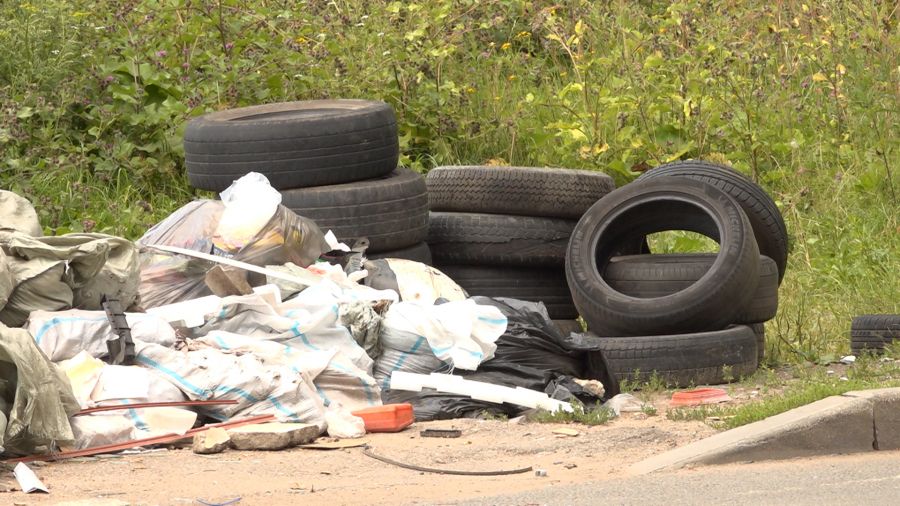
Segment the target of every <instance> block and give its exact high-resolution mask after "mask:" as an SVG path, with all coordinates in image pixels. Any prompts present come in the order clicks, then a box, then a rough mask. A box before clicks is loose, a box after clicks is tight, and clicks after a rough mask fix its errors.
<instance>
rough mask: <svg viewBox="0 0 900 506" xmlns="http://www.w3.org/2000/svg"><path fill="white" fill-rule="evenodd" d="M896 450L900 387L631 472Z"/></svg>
mask: <svg viewBox="0 0 900 506" xmlns="http://www.w3.org/2000/svg"><path fill="white" fill-rule="evenodd" d="M896 449H900V388H883V389H878V390H862V391H857V392H847V393H845V394H843V395H835V396H832V397H827V398H825V399H822V400H820V401H816V402H814V403H812V404H808V405H806V406H801V407H799V408H796V409H792V410H791V411H787V412H785V413H781V414H779V415H775V416H771V417H769V418H766V419H765V420H760V421H759V422H755V423H751V424H749V425H744V426H742V427H738V428H736V429H732V430H729V431H726V432H722V433H719V434H716V435H714V436H712V437H709V438H706V439H703V440H700V441H696V442H694V443H691V444H689V445H687V446H682V447H681V448H676V449H675V450H672V451H669V452H666V453H663V454H661V455H656V456H654V457H650V458H649V459H646V460H643V461H641V462H638V463H636V464H634V465H633V466H631V467H630V468H629V473H630V474H647V473H652V472H654V471H661V470H672V469H679V468H682V467H684V466H688V465H712V464H729V463H734V462H746V461H761V460H783V459H791V458H797V457H811V456H815V455H833V454H842V453H860V452H867V451H873V450H896Z"/></svg>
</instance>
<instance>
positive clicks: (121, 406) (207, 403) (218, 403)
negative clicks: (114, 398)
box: [72, 399, 238, 416]
mask: <svg viewBox="0 0 900 506" xmlns="http://www.w3.org/2000/svg"><path fill="white" fill-rule="evenodd" d="M237 403H238V401H237V399H223V400H210V401H164V402H137V403H134V404H116V405H113V406H95V407H93V408H85V409H82V410H81V411H79V412H77V413H75V414H74V415H72V416H81V415H89V414H91V413H97V412H100V411H116V410H119V409H143V408H165V407H183V406H187V407H189V406H225V405H228V404H237Z"/></svg>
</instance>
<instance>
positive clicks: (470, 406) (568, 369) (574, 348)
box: [382, 297, 619, 421]
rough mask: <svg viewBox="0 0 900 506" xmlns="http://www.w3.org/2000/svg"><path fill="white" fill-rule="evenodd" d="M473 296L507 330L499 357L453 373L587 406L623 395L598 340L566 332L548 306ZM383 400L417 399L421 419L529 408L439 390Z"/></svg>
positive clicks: (392, 393)
mask: <svg viewBox="0 0 900 506" xmlns="http://www.w3.org/2000/svg"><path fill="white" fill-rule="evenodd" d="M472 300H473V301H475V302H477V303H478V304H482V305H490V306H494V307H496V308H498V309H499V310H500V311H501V312H502V313H503V314H504V315H505V316H506V317H507V319H508V324H507V329H506V331H505V332H504V334H503V335H502V336H501V337H500V338H499V339H497V341H496V345H497V350H496V352H495V353H494V358H493V359H491V360H487V361H485V362H483V363H482V364H481V365H480V366H479V367H478V369H477V370H475V371H474V372H469V371H462V370H458V369H457V370H454V371H453V374H459V375H462V376H465V377H466V379H470V380H475V381H484V382H487V383H492V384H495V385H502V386H508V387H522V388H528V389H531V390H536V391H541V392H545V393H547V394H548V395H550V397H552V398H554V399H558V400H563V401H572V400H578V401H580V402H582V403H584V404H585V405H593V404H599V403H602V402H604V401H605V400H607V399H609V398H612V397H613V396H615V395H616V394H618V393H619V384H618V381H617V379H616V378H615V376H613V375H612V374H611V373H610V372H609V368H608V366H607V364H606V361H605V359H604V358H603V356H602V352H600V351H599V348H598V347H597V346H596V343H593V342H591V341H590V340H589V339H587V338H586V337H584V336H579V335H576V334H573V335H570V336H564V335H563V334H562V333H561V332H560V331H559V329H558V328H557V327H556V325H555V324H554V323H553V321H552V320H551V319H550V317H549V315H548V314H547V310H546V307H545V306H544V305H543V304H541V303H539V302H538V303H535V302H528V301H521V300H516V299H506V298H494V299H492V298H489V297H473V298H472ZM401 370H402V369H401ZM409 372H422V371H409ZM575 378H581V379H596V380H599V381H600V382H601V383H603V385H604V387H605V393H604V395H603V396H602V397H598V396H597V395H596V394H595V393H592V392H590V391H588V390H585V389H584V388H583V387H582V386H581V385H579V384H578V383H576V382H575ZM382 399H383V400H384V402H385V403H391V402H409V403H411V404H412V405H413V410H414V412H415V415H416V420H420V421H422V420H440V419H450V418H462V417H473V416H478V415H480V414H482V413H485V412H489V413H494V414H503V415H507V416H518V415H520V414H521V413H522V412H524V410H525V408H522V407H520V406H513V405H509V404H495V403H490V402H484V401H477V400H474V399H471V398H469V397H464V396H458V395H452V394H445V393H440V392H433V391H422V392H400V391H393V390H390V389H384V391H383V393H382Z"/></svg>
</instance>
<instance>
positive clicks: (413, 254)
mask: <svg viewBox="0 0 900 506" xmlns="http://www.w3.org/2000/svg"><path fill="white" fill-rule="evenodd" d="M366 258H368V259H369V260H379V259H382V258H401V259H403V260H412V261H414V262H421V263H423V264H425V265H431V249H430V248H429V247H428V244H426V243H424V242H420V243H418V244H414V245H412V246H410V247H408V248H403V249H395V250H392V251H382V252H380V253H371V254H369V253H366Z"/></svg>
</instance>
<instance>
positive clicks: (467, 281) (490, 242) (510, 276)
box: [426, 166, 615, 330]
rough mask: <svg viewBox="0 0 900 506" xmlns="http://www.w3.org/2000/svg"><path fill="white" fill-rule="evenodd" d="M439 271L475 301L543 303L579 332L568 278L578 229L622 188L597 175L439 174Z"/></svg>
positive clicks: (432, 179) (434, 227)
mask: <svg viewBox="0 0 900 506" xmlns="http://www.w3.org/2000/svg"><path fill="white" fill-rule="evenodd" d="M426 183H427V185H428V192H429V198H430V201H431V209H432V213H431V220H430V226H429V232H428V244H429V246H430V247H431V252H432V255H433V257H434V264H435V266H436V267H438V268H439V269H441V270H442V271H443V272H444V273H445V274H447V275H448V276H450V277H451V278H452V279H453V280H454V281H456V282H457V283H458V284H459V285H460V286H462V287H463V288H464V289H465V290H466V291H467V292H468V293H469V294H470V295H484V296H489V297H511V298H515V299H522V300H528V301H540V302H543V303H544V304H545V305H546V306H547V310H548V312H549V313H550V317H551V318H553V319H555V320H561V321H564V322H563V323H562V324H563V326H566V327H568V328H569V329H570V330H575V329H576V328H578V326H577V325H576V324H577V322H575V321H574V319H575V318H577V317H578V310H577V309H576V308H575V305H574V304H573V302H572V297H571V294H570V292H569V287H568V285H567V284H566V277H565V256H566V246H567V244H568V242H569V236H570V235H571V233H572V228H573V227H574V226H575V223H576V222H577V220H578V219H579V218H580V217H581V215H582V214H583V213H584V212H585V211H586V210H587V209H588V208H589V207H590V206H591V205H593V204H594V203H595V202H596V201H597V200H598V199H600V198H601V197H603V196H604V195H606V194H607V193H609V192H610V191H612V190H613V189H614V188H615V185H614V183H613V181H612V178H610V177H609V176H607V175H606V174H602V173H599V172H592V171H581V170H568V169H542V168H530V167H493V166H491V167H477V166H476V167H437V168H434V169H432V170H431V171H430V172H429V173H428V175H427V176H426Z"/></svg>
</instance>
